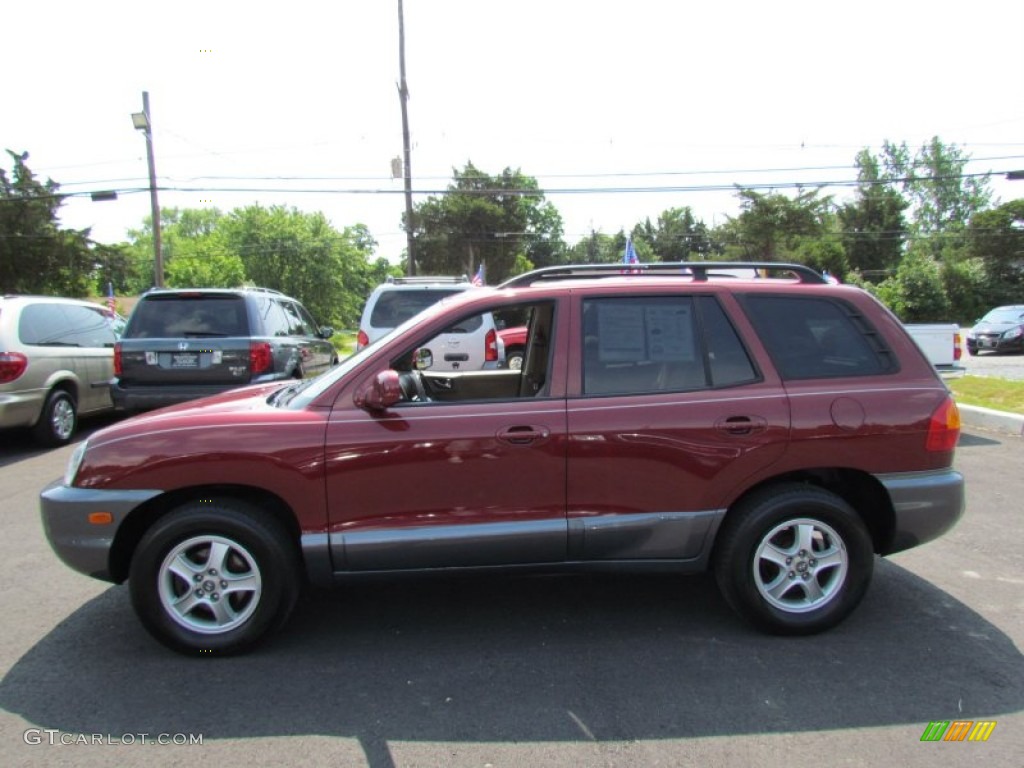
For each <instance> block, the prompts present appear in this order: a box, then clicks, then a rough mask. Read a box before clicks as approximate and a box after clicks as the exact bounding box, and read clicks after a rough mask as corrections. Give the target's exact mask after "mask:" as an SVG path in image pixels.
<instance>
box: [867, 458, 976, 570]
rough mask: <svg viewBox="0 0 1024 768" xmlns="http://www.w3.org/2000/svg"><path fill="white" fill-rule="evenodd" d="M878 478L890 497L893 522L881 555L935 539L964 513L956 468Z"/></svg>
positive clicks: (960, 486) (962, 487)
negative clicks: (891, 533) (888, 540)
mask: <svg viewBox="0 0 1024 768" xmlns="http://www.w3.org/2000/svg"><path fill="white" fill-rule="evenodd" d="M878 479H879V480H880V481H881V483H882V485H883V486H885V490H886V491H888V493H889V498H890V499H891V500H892V507H893V511H894V512H895V523H896V524H895V527H894V530H893V536H892V540H891V541H890V543H889V546H888V547H887V548H885V551H883V552H882V553H881V554H883V555H891V554H893V553H894V552H902V551H903V550H905V549H910V548H911V547H916V546H918V545H919V544H924V543H925V542H928V541H931V540H933V539H937V538H938V537H939V536H942V535H943V534H944V533H946V532H947V531H949V530H950V529H951V528H952V527H953V526H954V525H956V522H957V521H958V520H959V519H960V517H961V516H962V515H963V513H964V478H963V475H961V474H960V473H959V472H956V471H955V470H952V469H942V470H935V471H931V472H901V473H899V474H892V475H882V476H880V477H879V478H878Z"/></svg>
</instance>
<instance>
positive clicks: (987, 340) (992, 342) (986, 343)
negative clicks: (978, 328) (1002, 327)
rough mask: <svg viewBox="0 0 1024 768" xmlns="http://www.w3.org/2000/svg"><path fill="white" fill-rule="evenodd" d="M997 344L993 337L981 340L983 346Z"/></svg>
mask: <svg viewBox="0 0 1024 768" xmlns="http://www.w3.org/2000/svg"><path fill="white" fill-rule="evenodd" d="M995 345H996V343H995V342H994V341H992V340H991V339H982V340H981V346H983V347H994V346H995Z"/></svg>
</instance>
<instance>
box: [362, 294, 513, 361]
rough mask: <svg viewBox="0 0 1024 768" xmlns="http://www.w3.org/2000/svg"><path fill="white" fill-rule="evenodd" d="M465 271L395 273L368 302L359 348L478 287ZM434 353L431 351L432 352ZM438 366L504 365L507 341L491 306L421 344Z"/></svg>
mask: <svg viewBox="0 0 1024 768" xmlns="http://www.w3.org/2000/svg"><path fill="white" fill-rule="evenodd" d="M473 287H474V286H473V284H472V283H471V282H470V281H469V279H468V278H466V277H465V276H463V277H391V278H388V281H387V282H386V283H382V284H381V285H378V286H377V287H376V288H374V289H373V292H372V293H371V294H370V297H369V298H368V299H367V300H366V306H365V307H363V317H362V319H361V320H360V323H359V335H358V337H357V339H356V350H357V351H358V350H360V349H362V348H363V347H367V346H369V345H370V344H372V343H373V342H375V341H376V340H377V339H379V338H380V337H381V336H383V335H384V334H386V333H388V332H389V331H391V330H392V329H394V328H396V327H397V326H399V325H401V324H402V323H404V322H405V321H406V320H409V319H410V318H412V317H415V316H416V315H418V314H419V313H420V312H422V311H423V310H424V309H426V308H427V307H430V306H431V305H433V304H436V303H437V302H439V301H441V300H443V299H445V298H447V297H449V296H453V295H455V294H457V293H461V292H462V291H466V290H469V289H470V288H473ZM427 353H429V355H428V354H427ZM417 359H418V360H420V361H428V360H429V361H430V362H429V363H426V362H421V365H423V366H429V368H430V370H432V371H480V370H488V369H494V368H500V367H502V365H503V364H504V361H505V345H504V344H503V343H502V341H501V339H500V338H499V337H498V329H497V327H496V326H495V324H494V317H493V316H492V315H491V313H490V312H487V313H485V314H483V315H475V316H472V317H467V318H464V319H463V320H461V321H460V322H458V323H456V324H455V325H453V326H452V327H451V328H448V329H447V330H446V331H445V332H444V333H442V334H440V335H439V336H435V337H434V338H433V339H431V340H430V341H429V342H427V344H425V345H424V346H423V347H421V348H420V349H419V350H417Z"/></svg>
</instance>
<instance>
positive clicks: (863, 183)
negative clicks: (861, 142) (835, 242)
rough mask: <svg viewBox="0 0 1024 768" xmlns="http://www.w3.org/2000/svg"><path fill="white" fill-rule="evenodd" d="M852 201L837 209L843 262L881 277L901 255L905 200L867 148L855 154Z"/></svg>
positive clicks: (904, 230)
mask: <svg viewBox="0 0 1024 768" xmlns="http://www.w3.org/2000/svg"><path fill="white" fill-rule="evenodd" d="M856 164H857V182H858V183H857V195H856V200H855V201H854V202H852V203H847V204H845V205H844V206H842V208H840V209H839V213H838V215H839V221H840V222H841V227H842V241H843V248H844V251H845V253H846V260H847V264H848V265H849V267H850V268H851V269H855V270H857V271H859V272H861V273H862V274H865V275H867V276H868V277H869V278H870V277H875V276H877V279H882V278H883V277H884V275H885V274H886V273H887V272H888V271H889V270H894V269H895V268H896V266H897V265H898V264H899V262H900V258H902V255H903V245H904V243H905V241H906V230H907V225H906V220H905V219H904V216H903V212H904V211H905V210H906V209H907V207H908V206H909V203H908V202H907V201H906V200H904V199H903V196H902V195H900V193H899V190H897V189H894V188H893V187H892V186H891V185H890V184H888V183H886V182H885V181H884V180H883V178H882V172H881V168H880V165H879V160H878V158H876V157H875V156H874V155H872V154H871V153H870V152H869V151H868V150H866V149H864V150H861V151H860V152H859V153H858V154H857V159H856Z"/></svg>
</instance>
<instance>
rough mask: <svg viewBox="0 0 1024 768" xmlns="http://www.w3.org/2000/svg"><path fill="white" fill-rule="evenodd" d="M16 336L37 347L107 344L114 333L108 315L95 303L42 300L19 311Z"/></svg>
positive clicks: (23, 341) (110, 343) (112, 343)
mask: <svg viewBox="0 0 1024 768" xmlns="http://www.w3.org/2000/svg"><path fill="white" fill-rule="evenodd" d="M18 338H19V339H21V343H22V344H29V345H33V346H41V347H49V346H52V347H111V346H113V345H114V342H115V341H116V338H117V337H116V334H115V332H114V328H113V325H112V323H111V320H110V317H109V316H108V315H106V314H105V313H104V312H103V310H102V309H100V308H99V307H97V308H96V309H91V308H89V307H80V306H77V305H74V304H45V303H42V304H30V305H28V306H26V307H25V308H24V309H23V310H22V311H21V320H20V321H19V323H18Z"/></svg>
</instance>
